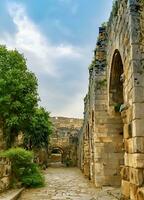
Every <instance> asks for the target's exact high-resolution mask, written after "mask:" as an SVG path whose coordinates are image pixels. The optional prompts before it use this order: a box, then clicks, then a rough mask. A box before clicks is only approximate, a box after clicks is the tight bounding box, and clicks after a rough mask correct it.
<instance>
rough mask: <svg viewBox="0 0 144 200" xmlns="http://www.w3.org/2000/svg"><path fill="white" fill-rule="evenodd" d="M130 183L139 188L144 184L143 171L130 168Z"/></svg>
mask: <svg viewBox="0 0 144 200" xmlns="http://www.w3.org/2000/svg"><path fill="white" fill-rule="evenodd" d="M129 172H130V182H131V183H132V184H134V185H137V186H141V185H142V184H143V183H144V174H143V169H135V168H130V170H129Z"/></svg>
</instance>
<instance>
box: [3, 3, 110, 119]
mask: <svg viewBox="0 0 144 200" xmlns="http://www.w3.org/2000/svg"><path fill="white" fill-rule="evenodd" d="M111 8H112V0H1V1H0V19H1V20H0V30H1V31H0V43H1V44H6V45H7V47H8V48H10V49H13V48H17V49H18V50H19V51H20V52H21V53H23V54H24V55H25V57H26V58H27V64H28V67H29V69H30V70H32V71H33V72H34V73H35V74H36V76H37V77H38V81H39V94H40V98H41V102H40V105H42V106H44V107H45V108H46V109H47V110H48V111H50V112H51V115H53V116H67V117H82V116H83V98H84V96H85V94H86V92H87V87H88V66H89V64H90V62H91V59H92V55H93V49H94V48H95V44H96V38H97V35H98V27H99V26H100V25H101V23H102V22H104V21H107V20H108V18H109V15H110V11H111Z"/></svg>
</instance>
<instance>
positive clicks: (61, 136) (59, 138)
mask: <svg viewBox="0 0 144 200" xmlns="http://www.w3.org/2000/svg"><path fill="white" fill-rule="evenodd" d="M51 120H52V122H53V125H54V132H53V134H52V135H51V136H50V140H49V149H48V152H49V163H51V162H52V163H53V162H61V163H62V164H64V165H69V166H77V162H78V156H77V155H78V154H77V151H78V148H77V147H78V133H79V131H80V129H81V127H82V122H83V120H82V119H76V118H67V117H53V118H51Z"/></svg>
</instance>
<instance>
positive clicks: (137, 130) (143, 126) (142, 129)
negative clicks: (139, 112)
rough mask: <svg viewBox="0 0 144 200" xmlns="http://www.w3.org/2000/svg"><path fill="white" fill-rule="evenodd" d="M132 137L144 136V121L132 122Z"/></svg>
mask: <svg viewBox="0 0 144 200" xmlns="http://www.w3.org/2000/svg"><path fill="white" fill-rule="evenodd" d="M132 136H133V137H137V136H138V137H139V136H144V119H136V120H133V121H132Z"/></svg>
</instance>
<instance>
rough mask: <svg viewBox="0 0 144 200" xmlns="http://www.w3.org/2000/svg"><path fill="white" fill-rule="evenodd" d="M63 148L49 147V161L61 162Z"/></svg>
mask: <svg viewBox="0 0 144 200" xmlns="http://www.w3.org/2000/svg"><path fill="white" fill-rule="evenodd" d="M63 154H64V150H63V149H62V148H61V147H57V146H54V147H51V149H50V151H49V162H50V163H61V164H62V162H63Z"/></svg>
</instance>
